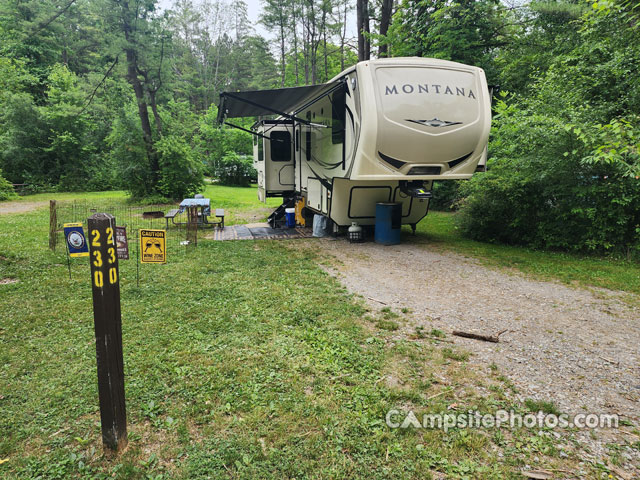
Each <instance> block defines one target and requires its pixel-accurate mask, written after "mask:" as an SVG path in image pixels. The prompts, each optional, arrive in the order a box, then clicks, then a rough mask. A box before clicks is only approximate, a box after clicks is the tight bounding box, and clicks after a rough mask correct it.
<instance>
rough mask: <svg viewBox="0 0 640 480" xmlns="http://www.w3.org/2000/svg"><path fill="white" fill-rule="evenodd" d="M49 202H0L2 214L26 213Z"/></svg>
mask: <svg viewBox="0 0 640 480" xmlns="http://www.w3.org/2000/svg"><path fill="white" fill-rule="evenodd" d="M47 205H49V202H46V201H45V202H0V215H5V214H7V213H26V212H31V211H33V210H36V209H38V208H42V207H46V206H47Z"/></svg>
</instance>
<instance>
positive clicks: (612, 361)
mask: <svg viewBox="0 0 640 480" xmlns="http://www.w3.org/2000/svg"><path fill="white" fill-rule="evenodd" d="M598 357H599V358H601V359H602V360H604V361H605V362H608V363H610V364H612V365H615V366H616V367H619V366H620V362H618V361H617V360H611V359H610V358H607V357H603V356H601V355H598Z"/></svg>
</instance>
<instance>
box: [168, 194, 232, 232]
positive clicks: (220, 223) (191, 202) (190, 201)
mask: <svg viewBox="0 0 640 480" xmlns="http://www.w3.org/2000/svg"><path fill="white" fill-rule="evenodd" d="M190 207H196V208H198V209H199V212H198V224H199V225H203V226H204V225H212V226H217V227H220V228H224V209H223V208H217V209H216V210H215V215H213V216H214V217H216V219H217V220H216V221H214V222H211V221H209V218H208V217H209V216H210V215H211V207H210V201H209V199H208V198H185V199H184V200H182V202H180V208H173V209H171V210H169V211H168V212H167V213H166V214H165V216H164V218H165V220H166V222H167V229H169V219H171V223H173V224H174V225H184V224H185V222H176V220H175V219H176V216H177V215H179V214H180V213H182V212H184V211H185V210H186V209H187V208H190Z"/></svg>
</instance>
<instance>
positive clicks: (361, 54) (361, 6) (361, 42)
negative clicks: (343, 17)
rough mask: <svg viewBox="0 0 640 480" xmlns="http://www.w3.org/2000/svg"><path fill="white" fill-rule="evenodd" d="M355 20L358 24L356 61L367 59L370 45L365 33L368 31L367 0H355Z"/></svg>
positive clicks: (369, 53) (369, 55) (369, 54)
mask: <svg viewBox="0 0 640 480" xmlns="http://www.w3.org/2000/svg"><path fill="white" fill-rule="evenodd" d="M356 21H357V24H358V61H360V62H362V61H364V60H369V58H370V57H371V45H370V44H369V39H368V38H367V37H366V35H365V34H368V33H369V1H368V0H357V3H356Z"/></svg>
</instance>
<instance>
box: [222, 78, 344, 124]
mask: <svg viewBox="0 0 640 480" xmlns="http://www.w3.org/2000/svg"><path fill="white" fill-rule="evenodd" d="M338 85H339V83H338V82H332V83H322V84H320V85H309V86H306V87H291V88H274V89H272V90H250V91H246V92H222V93H221V94H220V105H218V123H222V122H223V121H224V119H225V118H238V117H257V116H259V115H281V114H283V113H284V114H291V113H293V111H294V109H295V108H296V107H299V106H302V105H303V104H304V103H306V102H307V101H309V100H311V99H313V98H315V97H317V96H320V95H322V94H324V93H327V92H329V91H331V90H332V89H334V88H336V87H337V86H338Z"/></svg>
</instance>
